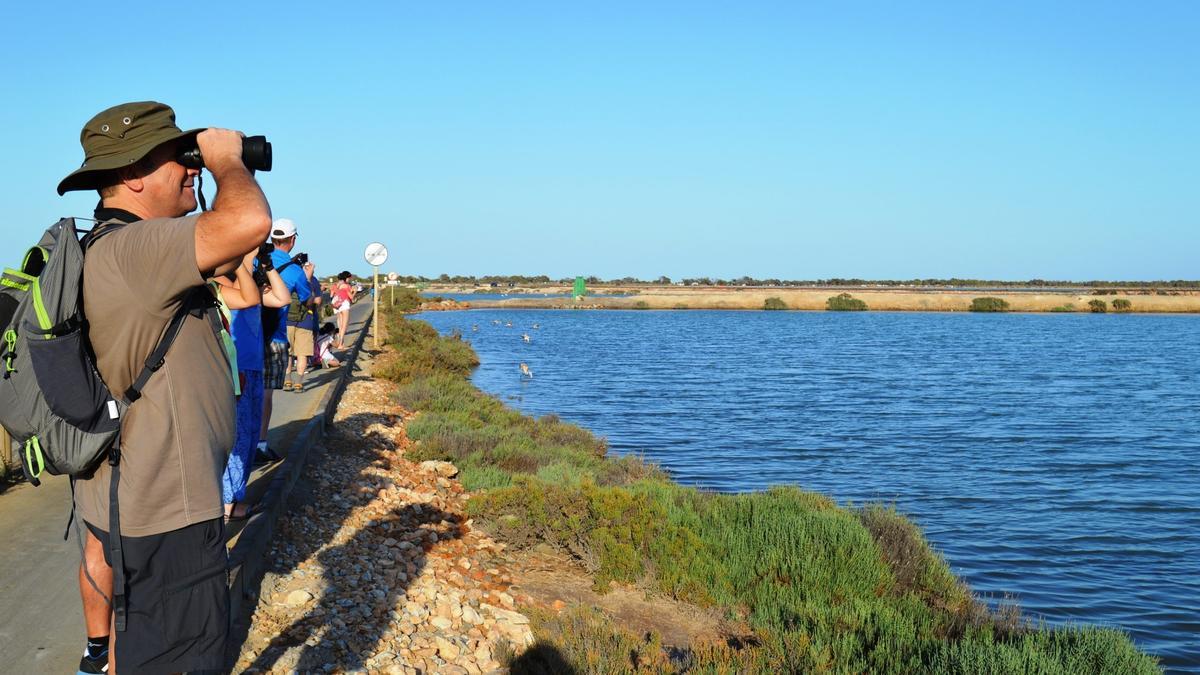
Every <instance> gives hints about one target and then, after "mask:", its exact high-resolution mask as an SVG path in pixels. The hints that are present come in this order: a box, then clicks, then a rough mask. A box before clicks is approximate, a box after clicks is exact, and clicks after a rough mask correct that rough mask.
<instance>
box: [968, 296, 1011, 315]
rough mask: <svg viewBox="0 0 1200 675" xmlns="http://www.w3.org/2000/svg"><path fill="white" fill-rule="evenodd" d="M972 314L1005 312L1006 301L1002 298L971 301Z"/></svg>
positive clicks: (1006, 309) (1006, 308) (1006, 307)
mask: <svg viewBox="0 0 1200 675" xmlns="http://www.w3.org/2000/svg"><path fill="white" fill-rule="evenodd" d="M971 311H972V312H1007V311H1008V301H1007V300H1005V299H1004V298H993V297H984V298H975V299H974V300H972V301H971Z"/></svg>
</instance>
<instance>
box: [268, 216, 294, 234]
mask: <svg viewBox="0 0 1200 675" xmlns="http://www.w3.org/2000/svg"><path fill="white" fill-rule="evenodd" d="M295 234H296V224H295V223H293V222H292V221H291V219H290V218H278V219H276V221H275V222H274V223H273V224H272V225H271V238H272V239H287V238H288V237H291V236H293V235H295Z"/></svg>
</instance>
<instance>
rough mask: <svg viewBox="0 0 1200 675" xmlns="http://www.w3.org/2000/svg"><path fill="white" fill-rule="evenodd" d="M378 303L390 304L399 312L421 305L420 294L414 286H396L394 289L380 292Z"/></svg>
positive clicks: (411, 309)
mask: <svg viewBox="0 0 1200 675" xmlns="http://www.w3.org/2000/svg"><path fill="white" fill-rule="evenodd" d="M379 304H380V306H383V307H386V306H388V305H390V306H391V307H393V308H395V309H398V310H400V311H401V312H411V311H413V310H415V309H417V308H418V307H420V306H421V294H420V293H418V292H417V289H415V288H407V287H405V288H396V289H394V291H389V292H387V293H381V294H380V296H379Z"/></svg>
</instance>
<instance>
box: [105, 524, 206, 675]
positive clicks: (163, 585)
mask: <svg viewBox="0 0 1200 675" xmlns="http://www.w3.org/2000/svg"><path fill="white" fill-rule="evenodd" d="M86 524H87V527H88V529H89V530H91V532H92V534H93V535H94V536H95V537H96V538H97V539H99V540H100V543H101V544H103V545H104V560H105V562H107V563H108V564H109V565H112V561H111V559H110V557H109V551H108V533H107V532H105V531H103V530H100V529H99V528H97V527H95V526H93V525H92V524H91V523H86ZM121 548H122V554H123V555H124V557H125V579H126V586H125V607H126V612H127V620H126V627H125V631H124V632H121V633H117V644H116V657H117V658H116V661H117V671H118V672H121V673H178V672H185V671H194V670H221V669H223V668H224V665H225V664H224V660H225V640H226V637H227V636H228V633H229V585H228V575H227V572H226V553H225V526H224V521H223V520H222V519H221V518H215V519H213V520H208V521H205V522H203V523H196V524H195V525H188V526H187V527H184V528H181V529H178V530H173V531H171V532H165V533H163V534H154V535H150V536H148V537H121Z"/></svg>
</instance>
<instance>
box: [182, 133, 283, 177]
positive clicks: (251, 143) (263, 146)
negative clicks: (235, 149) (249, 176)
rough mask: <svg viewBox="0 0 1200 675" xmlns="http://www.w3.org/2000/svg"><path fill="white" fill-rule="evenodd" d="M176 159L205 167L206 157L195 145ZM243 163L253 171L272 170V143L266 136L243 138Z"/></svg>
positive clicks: (196, 166) (184, 163) (189, 164)
mask: <svg viewBox="0 0 1200 675" xmlns="http://www.w3.org/2000/svg"><path fill="white" fill-rule="evenodd" d="M176 159H177V160H178V161H179V163H180V164H182V165H184V166H186V167H188V168H189V169H203V168H204V157H203V156H201V154H200V148H199V147H198V146H195V145H193V146H192V147H190V148H188V149H186V150H183V151H181V152H180V153H179V157H177V158H176ZM242 164H245V165H246V168H247V169H250V170H251V171H270V170H271V144H270V142H268V141H267V137H266V136H247V137H245V138H243V139H242Z"/></svg>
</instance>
